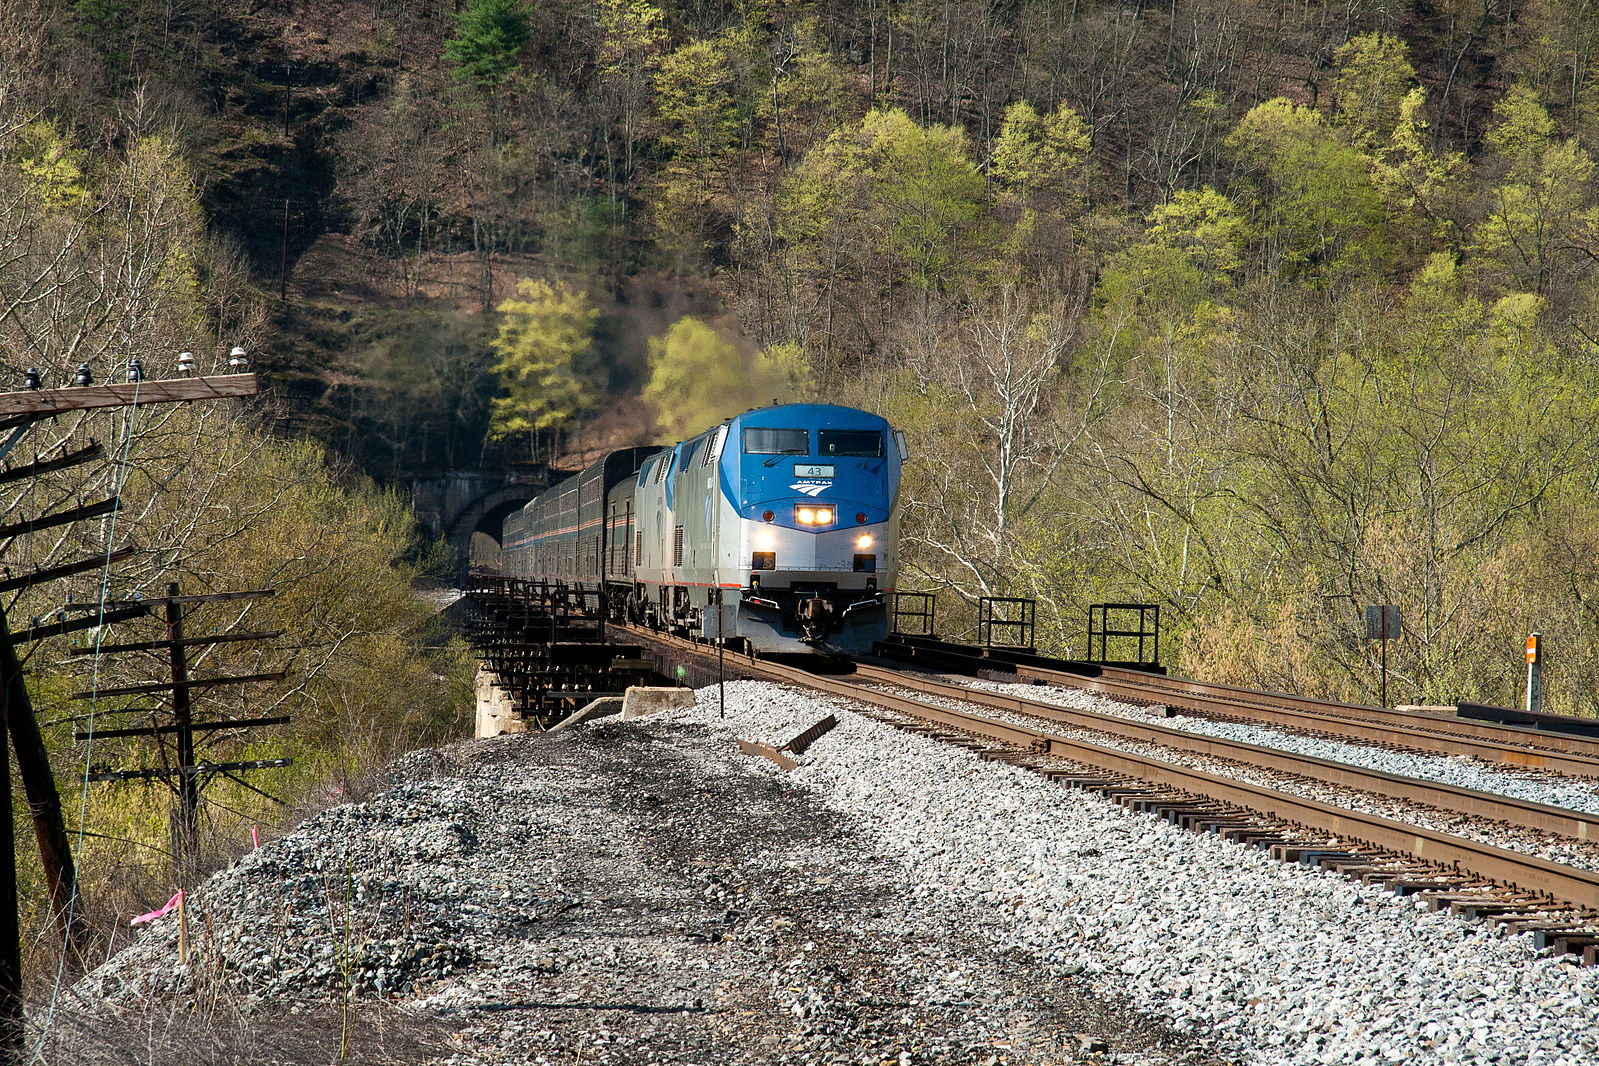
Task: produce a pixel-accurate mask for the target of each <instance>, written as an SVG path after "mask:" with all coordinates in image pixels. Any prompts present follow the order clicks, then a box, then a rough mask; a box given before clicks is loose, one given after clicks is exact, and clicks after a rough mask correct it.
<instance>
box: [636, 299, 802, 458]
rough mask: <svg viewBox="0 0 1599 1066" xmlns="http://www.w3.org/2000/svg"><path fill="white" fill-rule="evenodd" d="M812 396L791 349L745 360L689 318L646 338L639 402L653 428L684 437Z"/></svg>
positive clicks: (799, 361)
mask: <svg viewBox="0 0 1599 1066" xmlns="http://www.w3.org/2000/svg"><path fill="white" fill-rule="evenodd" d="M814 392H815V385H814V382H813V379H812V374H811V369H810V364H809V363H808V362H807V360H806V359H805V355H804V353H803V352H802V351H801V350H800V349H799V348H798V347H796V346H795V345H791V344H784V345H774V346H772V347H771V348H768V349H766V350H765V351H763V352H759V353H757V354H756V355H755V358H754V359H753V360H750V361H748V362H746V360H745V359H744V358H743V356H741V355H740V354H739V351H738V349H737V348H735V347H734V346H733V345H732V344H731V343H729V342H728V341H727V340H725V339H723V338H722V337H721V336H720V335H719V334H718V333H717V332H716V331H715V330H714V329H712V328H711V327H710V326H708V325H706V324H705V323H704V322H702V321H700V320H699V319H697V318H694V317H692V316H685V317H683V318H680V319H678V320H677V321H676V322H675V323H673V324H672V326H671V328H670V329H668V330H667V331H666V333H665V335H664V336H660V337H651V338H650V380H649V383H648V384H647V385H645V387H644V399H645V400H646V401H647V402H648V403H649V404H650V405H651V406H652V407H654V408H655V410H656V424H657V425H658V426H659V427H660V428H661V430H662V431H663V432H664V433H666V434H668V435H670V436H678V437H685V436H688V435H690V434H693V433H698V432H699V431H700V430H702V429H704V428H706V427H707V426H712V425H715V424H716V423H718V422H720V421H722V420H723V419H724V418H729V417H731V416H733V415H736V414H738V413H739V412H740V411H744V410H748V409H749V408H751V407H756V406H759V405H760V404H764V403H768V402H772V401H784V402H786V401H793V400H800V399H806V398H808V397H810V396H812V395H814Z"/></svg>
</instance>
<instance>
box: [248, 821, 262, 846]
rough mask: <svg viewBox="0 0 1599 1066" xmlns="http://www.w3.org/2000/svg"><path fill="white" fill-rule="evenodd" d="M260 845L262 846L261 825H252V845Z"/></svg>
mask: <svg viewBox="0 0 1599 1066" xmlns="http://www.w3.org/2000/svg"><path fill="white" fill-rule="evenodd" d="M260 846H261V827H260V826H258V825H252V826H251V827H250V847H252V848H259V847H260Z"/></svg>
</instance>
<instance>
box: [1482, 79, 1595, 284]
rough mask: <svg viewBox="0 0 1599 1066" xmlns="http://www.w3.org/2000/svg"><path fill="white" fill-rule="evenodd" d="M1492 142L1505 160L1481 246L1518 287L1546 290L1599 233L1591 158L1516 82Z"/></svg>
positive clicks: (1498, 111) (1498, 113)
mask: <svg viewBox="0 0 1599 1066" xmlns="http://www.w3.org/2000/svg"><path fill="white" fill-rule="evenodd" d="M1494 115H1495V118H1496V119H1497V122H1496V123H1495V125H1494V126H1493V128H1491V129H1490V130H1489V131H1488V137H1487V139H1488V142H1489V143H1490V144H1491V145H1492V146H1493V147H1494V148H1495V149H1496V150H1497V151H1498V154H1499V157H1500V160H1501V163H1502V165H1504V166H1505V168H1506V170H1505V176H1504V180H1503V181H1502V182H1501V183H1500V184H1499V185H1498V186H1497V187H1496V188H1495V189H1494V190H1493V192H1492V193H1491V196H1490V206H1489V210H1488V217H1487V218H1485V219H1484V220H1483V221H1482V223H1481V225H1480V226H1478V228H1477V230H1476V233H1475V237H1476V242H1475V244H1476V251H1477V254H1478V255H1479V256H1481V258H1482V259H1483V260H1484V261H1485V262H1486V263H1487V264H1489V265H1490V266H1491V267H1493V268H1495V269H1496V270H1497V271H1498V272H1499V273H1501V274H1502V275H1503V276H1504V277H1505V278H1506V279H1507V280H1508V281H1509V283H1510V285H1511V286H1512V287H1514V288H1519V289H1525V290H1530V291H1533V292H1536V293H1539V294H1547V293H1548V292H1549V291H1550V290H1551V288H1553V287H1555V286H1556V284H1557V282H1559V281H1561V280H1563V279H1564V277H1565V274H1566V273H1567V270H1568V266H1569V264H1571V263H1572V262H1574V261H1577V262H1585V261H1588V260H1589V258H1590V257H1591V256H1592V251H1591V249H1592V247H1593V242H1594V240H1595V237H1596V236H1599V207H1596V206H1595V201H1594V189H1593V177H1594V163H1593V160H1592V158H1591V157H1590V156H1589V155H1588V153H1587V152H1586V151H1584V150H1583V148H1582V146H1581V145H1579V144H1578V143H1577V141H1576V139H1575V138H1571V139H1568V140H1557V139H1556V138H1555V128H1554V123H1553V121H1552V120H1551V119H1550V118H1549V113H1548V112H1547V111H1545V110H1544V108H1543V105H1542V104H1540V103H1539V102H1538V98H1537V96H1536V95H1535V94H1534V93H1533V92H1532V90H1531V89H1529V88H1527V87H1525V86H1515V87H1513V88H1512V89H1511V90H1510V92H1509V93H1507V94H1506V95H1505V97H1504V99H1502V100H1501V101H1500V102H1499V105H1498V106H1497V107H1496V108H1495V109H1494Z"/></svg>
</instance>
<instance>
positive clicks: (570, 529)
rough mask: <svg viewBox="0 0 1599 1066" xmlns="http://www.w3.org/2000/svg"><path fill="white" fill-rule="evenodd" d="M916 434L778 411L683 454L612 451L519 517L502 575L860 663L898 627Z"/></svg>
mask: <svg viewBox="0 0 1599 1066" xmlns="http://www.w3.org/2000/svg"><path fill="white" fill-rule="evenodd" d="M905 458H906V442H905V435H904V433H903V432H902V431H899V430H896V429H894V428H893V427H892V426H890V425H889V423H888V421H887V420H886V419H884V418H882V417H881V416H879V415H875V414H872V413H870V412H867V411H862V410H858V409H856V408H852V407H842V406H837V405H834V404H816V403H800V404H774V405H772V406H770V407H761V408H757V409H755V410H752V411H746V412H745V413H743V414H741V415H738V416H737V417H735V418H730V419H728V420H726V421H725V422H722V423H721V424H720V425H717V426H713V427H711V428H710V429H708V430H706V431H705V432H703V433H700V434H699V435H697V436H694V437H690V438H689V439H687V440H684V441H679V442H678V443H677V444H674V445H672V446H671V447H667V448H662V447H652V448H623V449H620V450H617V451H613V452H609V453H607V454H606V455H604V456H602V457H601V458H600V459H598V460H597V461H595V462H594V463H593V464H591V465H590V466H589V467H588V468H586V469H585V470H583V471H582V472H581V473H579V474H576V475H574V476H572V477H570V478H568V479H567V480H565V481H563V482H561V483H560V484H558V485H555V486H553V487H552V488H550V489H549V490H548V491H546V492H544V493H543V494H541V495H540V496H538V497H537V498H535V499H534V500H532V501H531V502H529V503H528V504H527V505H526V506H525V507H523V508H522V509H521V510H520V511H517V512H514V513H513V514H512V515H510V517H508V518H507V519H506V521H505V527H504V532H503V537H502V539H501V568H502V569H503V570H505V571H506V572H507V573H508V574H510V575H511V576H514V577H519V578H525V579H529V580H534V581H541V582H546V583H549V584H551V585H560V586H564V587H565V588H567V589H568V590H573V591H575V592H578V593H580V594H583V595H585V596H587V595H590V594H594V593H598V594H599V602H600V604H601V609H602V610H603V611H605V612H606V614H607V615H609V616H610V617H611V618H613V619H615V620H618V621H623V620H625V621H629V622H633V623H635V624H639V625H645V626H650V627H652V628H656V629H660V630H666V631H671V632H675V633H679V634H682V635H687V636H693V637H697V638H701V639H706V640H714V639H717V638H718V637H721V638H724V639H725V640H726V641H727V642H728V643H729V644H731V645H732V646H734V647H742V648H744V649H746V650H748V651H750V652H754V653H760V654H765V655H855V654H861V653H864V652H867V651H869V650H870V649H871V646H872V643H873V642H874V641H876V640H879V639H881V638H882V637H883V636H884V635H885V634H886V633H887V631H888V623H889V610H890V607H889V604H890V602H891V600H890V597H891V596H892V593H893V591H894V587H895V579H896V575H897V573H898V569H899V555H898V553H899V521H900V515H899V504H900V501H899V483H900V470H901V467H902V464H903V463H904V461H905Z"/></svg>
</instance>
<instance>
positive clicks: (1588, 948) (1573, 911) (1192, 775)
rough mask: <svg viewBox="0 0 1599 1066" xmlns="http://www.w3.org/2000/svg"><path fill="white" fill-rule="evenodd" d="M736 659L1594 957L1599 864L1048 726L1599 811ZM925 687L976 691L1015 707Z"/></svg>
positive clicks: (702, 650) (926, 683) (1376, 781)
mask: <svg viewBox="0 0 1599 1066" xmlns="http://www.w3.org/2000/svg"><path fill="white" fill-rule="evenodd" d="M618 628H621V629H623V630H625V631H626V632H627V633H628V635H629V637H631V638H634V639H638V640H642V641H646V642H652V643H655V644H658V645H663V646H666V647H668V648H670V649H671V650H672V651H673V652H675V653H677V654H681V655H688V656H694V657H698V658H700V659H702V660H703V659H705V658H711V659H714V658H715V653H714V651H711V650H709V649H708V648H707V647H706V646H705V645H703V644H699V643H696V642H694V641H689V640H684V639H681V638H677V637H670V636H664V635H662V634H659V633H655V632H653V631H650V630H643V629H636V628H633V627H618ZM727 663H728V665H729V667H730V674H736V675H737V676H743V677H752V678H757V679H761V680H768V681H774V682H778V683H782V684H788V685H793V686H796V687H800V688H806V689H810V690H812V691H818V692H822V693H825V694H827V695H831V696H836V697H839V698H842V699H846V700H850V701H852V702H856V703H862V704H867V705H870V706H873V707H876V708H879V709H881V710H883V711H887V712H890V714H891V715H893V716H897V717H898V720H893V719H891V721H892V724H895V725H897V726H899V727H901V728H908V729H910V730H912V731H915V732H922V733H926V734H927V735H930V736H934V737H937V738H939V739H944V740H949V741H952V742H956V743H960V744H962V745H963V746H965V747H969V748H972V749H973V750H975V751H977V753H978V754H979V755H980V756H982V757H984V758H988V759H994V760H1000V761H1005V762H1009V763H1013V764H1015V765H1017V766H1021V767H1024V768H1026V769H1029V770H1032V771H1034V772H1037V773H1041V774H1043V775H1044V776H1046V777H1050V778H1051V779H1055V780H1059V781H1061V782H1062V783H1064V784H1067V785H1071V786H1074V787H1078V788H1086V789H1091V790H1093V791H1096V792H1100V793H1102V794H1104V795H1106V796H1109V797H1110V798H1112V799H1114V800H1115V801H1116V802H1119V803H1123V804H1125V805H1127V806H1130V807H1134V808H1136V809H1140V810H1147V811H1150V812H1152V813H1156V814H1159V815H1161V816H1163V817H1166V818H1168V819H1170V820H1172V821H1174V822H1177V823H1178V824H1183V825H1185V826H1188V827H1190V828H1195V829H1198V830H1201V831H1209V832H1216V833H1218V834H1219V835H1223V836H1226V837H1228V838H1229V839H1235V840H1239V841H1241V842H1244V843H1250V844H1254V845H1255V846H1258V847H1262V848H1266V849H1269V850H1270V851H1271V852H1272V854H1273V855H1274V856H1276V857H1278V858H1281V859H1283V860H1285V861H1296V862H1301V863H1306V864H1310V865H1319V866H1322V867H1324V868H1327V869H1332V870H1336V871H1337V872H1340V873H1343V874H1346V875H1348V876H1351V877H1358V878H1360V879H1362V880H1368V881H1376V882H1379V883H1382V884H1383V885H1385V886H1386V887H1389V888H1391V889H1393V890H1395V891H1398V892H1402V893H1411V892H1423V893H1426V894H1427V897H1428V902H1429V904H1430V905H1433V906H1435V907H1437V908H1440V909H1442V908H1447V909H1450V910H1452V911H1454V912H1455V913H1459V914H1464V915H1467V916H1474V917H1478V918H1483V919H1485V920H1492V921H1494V922H1496V923H1498V924H1500V925H1502V926H1504V927H1505V928H1507V929H1513V930H1515V931H1520V932H1533V933H1534V934H1535V936H1536V937H1537V938H1538V942H1539V946H1540V947H1542V946H1546V945H1547V946H1551V947H1553V948H1555V950H1557V951H1562V952H1567V953H1571V954H1575V955H1578V956H1580V957H1582V958H1583V960H1584V961H1586V962H1589V963H1591V964H1599V871H1592V870H1584V869H1579V868H1576V867H1571V866H1566V865H1563V864H1560V863H1555V862H1550V861H1548V860H1545V859H1541V858H1538V857H1535V856H1531V855H1527V854H1523V853H1520V852H1515V851H1511V850H1508V849H1505V848H1500V847H1496V846H1494V845H1491V844H1487V843H1483V842H1480V841H1475V840H1471V839H1468V838H1465V837H1460V836H1456V835H1454V834H1451V833H1445V832H1442V831H1439V830H1434V829H1429V828H1426V827H1422V826H1416V825H1411V824H1407V823H1405V822H1401V821H1397V820H1395V819H1391V818H1386V817H1383V816H1381V815H1377V814H1372V813H1367V812H1362V811H1353V810H1349V809H1346V808H1342V807H1338V806H1334V805H1332V804H1327V803H1322V802H1319V801H1316V800H1312V799H1308V798H1305V797H1302V796H1296V795H1292V794H1290V793H1285V792H1281V791H1278V790H1276V789H1272V788H1268V787H1265V786H1262V785H1256V784H1252V783H1249V782H1244V781H1238V780H1234V779H1231V778H1226V777H1221V776H1218V775H1215V774H1210V773H1206V772H1204V771H1202V770H1197V769H1194V768H1192V767H1188V766H1183V765H1180V764H1178V763H1174V762H1168V761H1165V760H1162V759H1158V758H1154V757H1151V756H1147V755H1143V754H1137V753H1133V752H1128V751H1122V750H1119V749H1117V748H1113V747H1107V746H1104V745H1100V744H1095V743H1092V742H1091V741H1087V740H1084V739H1081V738H1076V737H1067V736H1062V735H1060V734H1059V733H1056V732H1053V731H1052V730H1051V728H1050V726H1051V725H1055V724H1062V725H1068V726H1071V727H1073V728H1081V729H1085V730H1099V731H1101V732H1114V733H1115V734H1116V735H1118V736H1123V737H1127V738H1129V739H1142V740H1148V741H1149V742H1150V743H1154V744H1163V745H1166V746H1168V747H1178V746H1182V748H1183V750H1187V751H1196V752H1199V753H1201V754H1209V755H1212V756H1216V757H1221V758H1229V759H1234V760H1237V761H1244V762H1247V763H1250V764H1251V765H1263V766H1265V767H1266V768H1271V769H1278V770H1280V771H1282V772H1287V773H1293V774H1296V775H1300V776H1308V777H1311V778H1312V779H1316V780H1327V779H1328V778H1327V777H1325V776H1324V777H1317V775H1318V774H1322V775H1332V774H1335V773H1336V774H1339V775H1344V776H1343V780H1341V781H1340V782H1339V783H1342V784H1345V785H1346V786H1347V787H1351V788H1357V789H1361V790H1363V791H1369V792H1378V793H1379V794H1381V795H1385V796H1391V797H1393V798H1400V799H1408V800H1410V801H1412V802H1417V803H1424V804H1427V805H1430V806H1439V807H1442V808H1443V809H1445V810H1453V811H1459V812H1462V813H1470V814H1474V815H1476V816H1479V817H1483V818H1492V819H1495V820H1499V821H1505V822H1510V823H1512V824H1519V825H1524V826H1526V827H1528V828H1536V829H1540V830H1542V831H1545V832H1556V833H1561V834H1562V835H1566V836H1571V837H1573V838H1576V839H1589V840H1591V839H1594V838H1595V837H1596V836H1599V817H1595V816H1591V815H1585V814H1581V813H1578V812H1573V811H1569V810H1565V809H1563V808H1557V807H1548V806H1546V805H1542V804H1533V803H1527V802H1525V801H1521V800H1515V799H1511V798H1509V797H1503V796H1495V795H1492V794H1489V793H1480V792H1474V791H1472V790H1468V789H1457V788H1454V787H1452V786H1448V785H1443V784H1440V783H1436V782H1422V781H1415V780H1413V779H1406V778H1394V777H1392V776H1390V775H1383V774H1380V773H1378V772H1375V771H1367V770H1362V769H1360V768H1355V767H1349V766H1345V765H1343V764H1337V763H1329V762H1327V761H1325V760H1317V759H1310V758H1308V757H1305V756H1298V755H1293V754H1291V753H1286V752H1280V751H1276V750H1275V749H1267V748H1261V747H1259V746H1256V745H1247V744H1239V743H1237V742H1231V741H1224V740H1220V739H1219V738H1214V737H1200V736H1195V735H1193V734H1185V733H1182V732H1180V731H1178V730H1173V729H1170V728H1169V727H1164V726H1159V725H1156V724H1155V723H1137V722H1132V721H1129V720H1127V719H1122V718H1116V717H1114V716H1108V715H1094V714H1091V713H1090V712H1081V711H1074V710H1071V709H1067V708H1061V707H1058V706H1055V705H1052V704H1047V703H1039V702H1036V701H1027V700H1023V699H1020V698H1018V697H1014V696H1009V695H1003V694H998V693H985V692H981V691H979V690H973V689H969V688H965V687H963V686H958V685H951V684H946V683H940V682H935V681H932V680H930V679H927V678H914V677H909V676H908V675H907V674H906V673H904V672H901V671H892V670H884V669H882V668H879V667H871V666H862V665H857V667H856V672H855V674H853V675H850V676H849V677H848V678H846V677H838V676H828V675H822V674H817V673H813V672H811V671H809V670H805V669H802V668H800V667H797V666H790V665H786V664H782V663H775V662H769V661H765V660H760V659H751V658H748V657H745V656H742V655H738V656H732V657H729V658H728V660H727ZM874 684H876V685H889V686H895V687H898V688H901V689H904V688H912V689H914V690H917V691H916V695H906V694H903V693H902V692H896V691H892V690H891V689H884V688H874V687H871V686H872V685H874ZM919 697H934V698H948V699H950V700H959V701H964V702H966V703H969V704H970V703H977V704H981V705H982V706H983V707H985V708H987V709H993V710H999V711H1002V712H1004V713H1005V714H1006V715H1007V716H1008V717H996V716H993V715H990V714H984V713H980V712H979V711H978V710H976V709H964V708H961V707H957V706H947V705H943V704H940V703H935V702H931V700H930V699H928V698H919ZM1016 716H1029V717H1032V718H1034V719H1036V721H1035V722H1033V723H1027V722H1023V721H1017V720H1015V718H1016ZM1268 760H1270V761H1269V762H1268ZM1065 764H1070V766H1067V765H1065ZM1273 764H1275V765H1273ZM1313 764H1314V765H1313Z"/></svg>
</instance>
